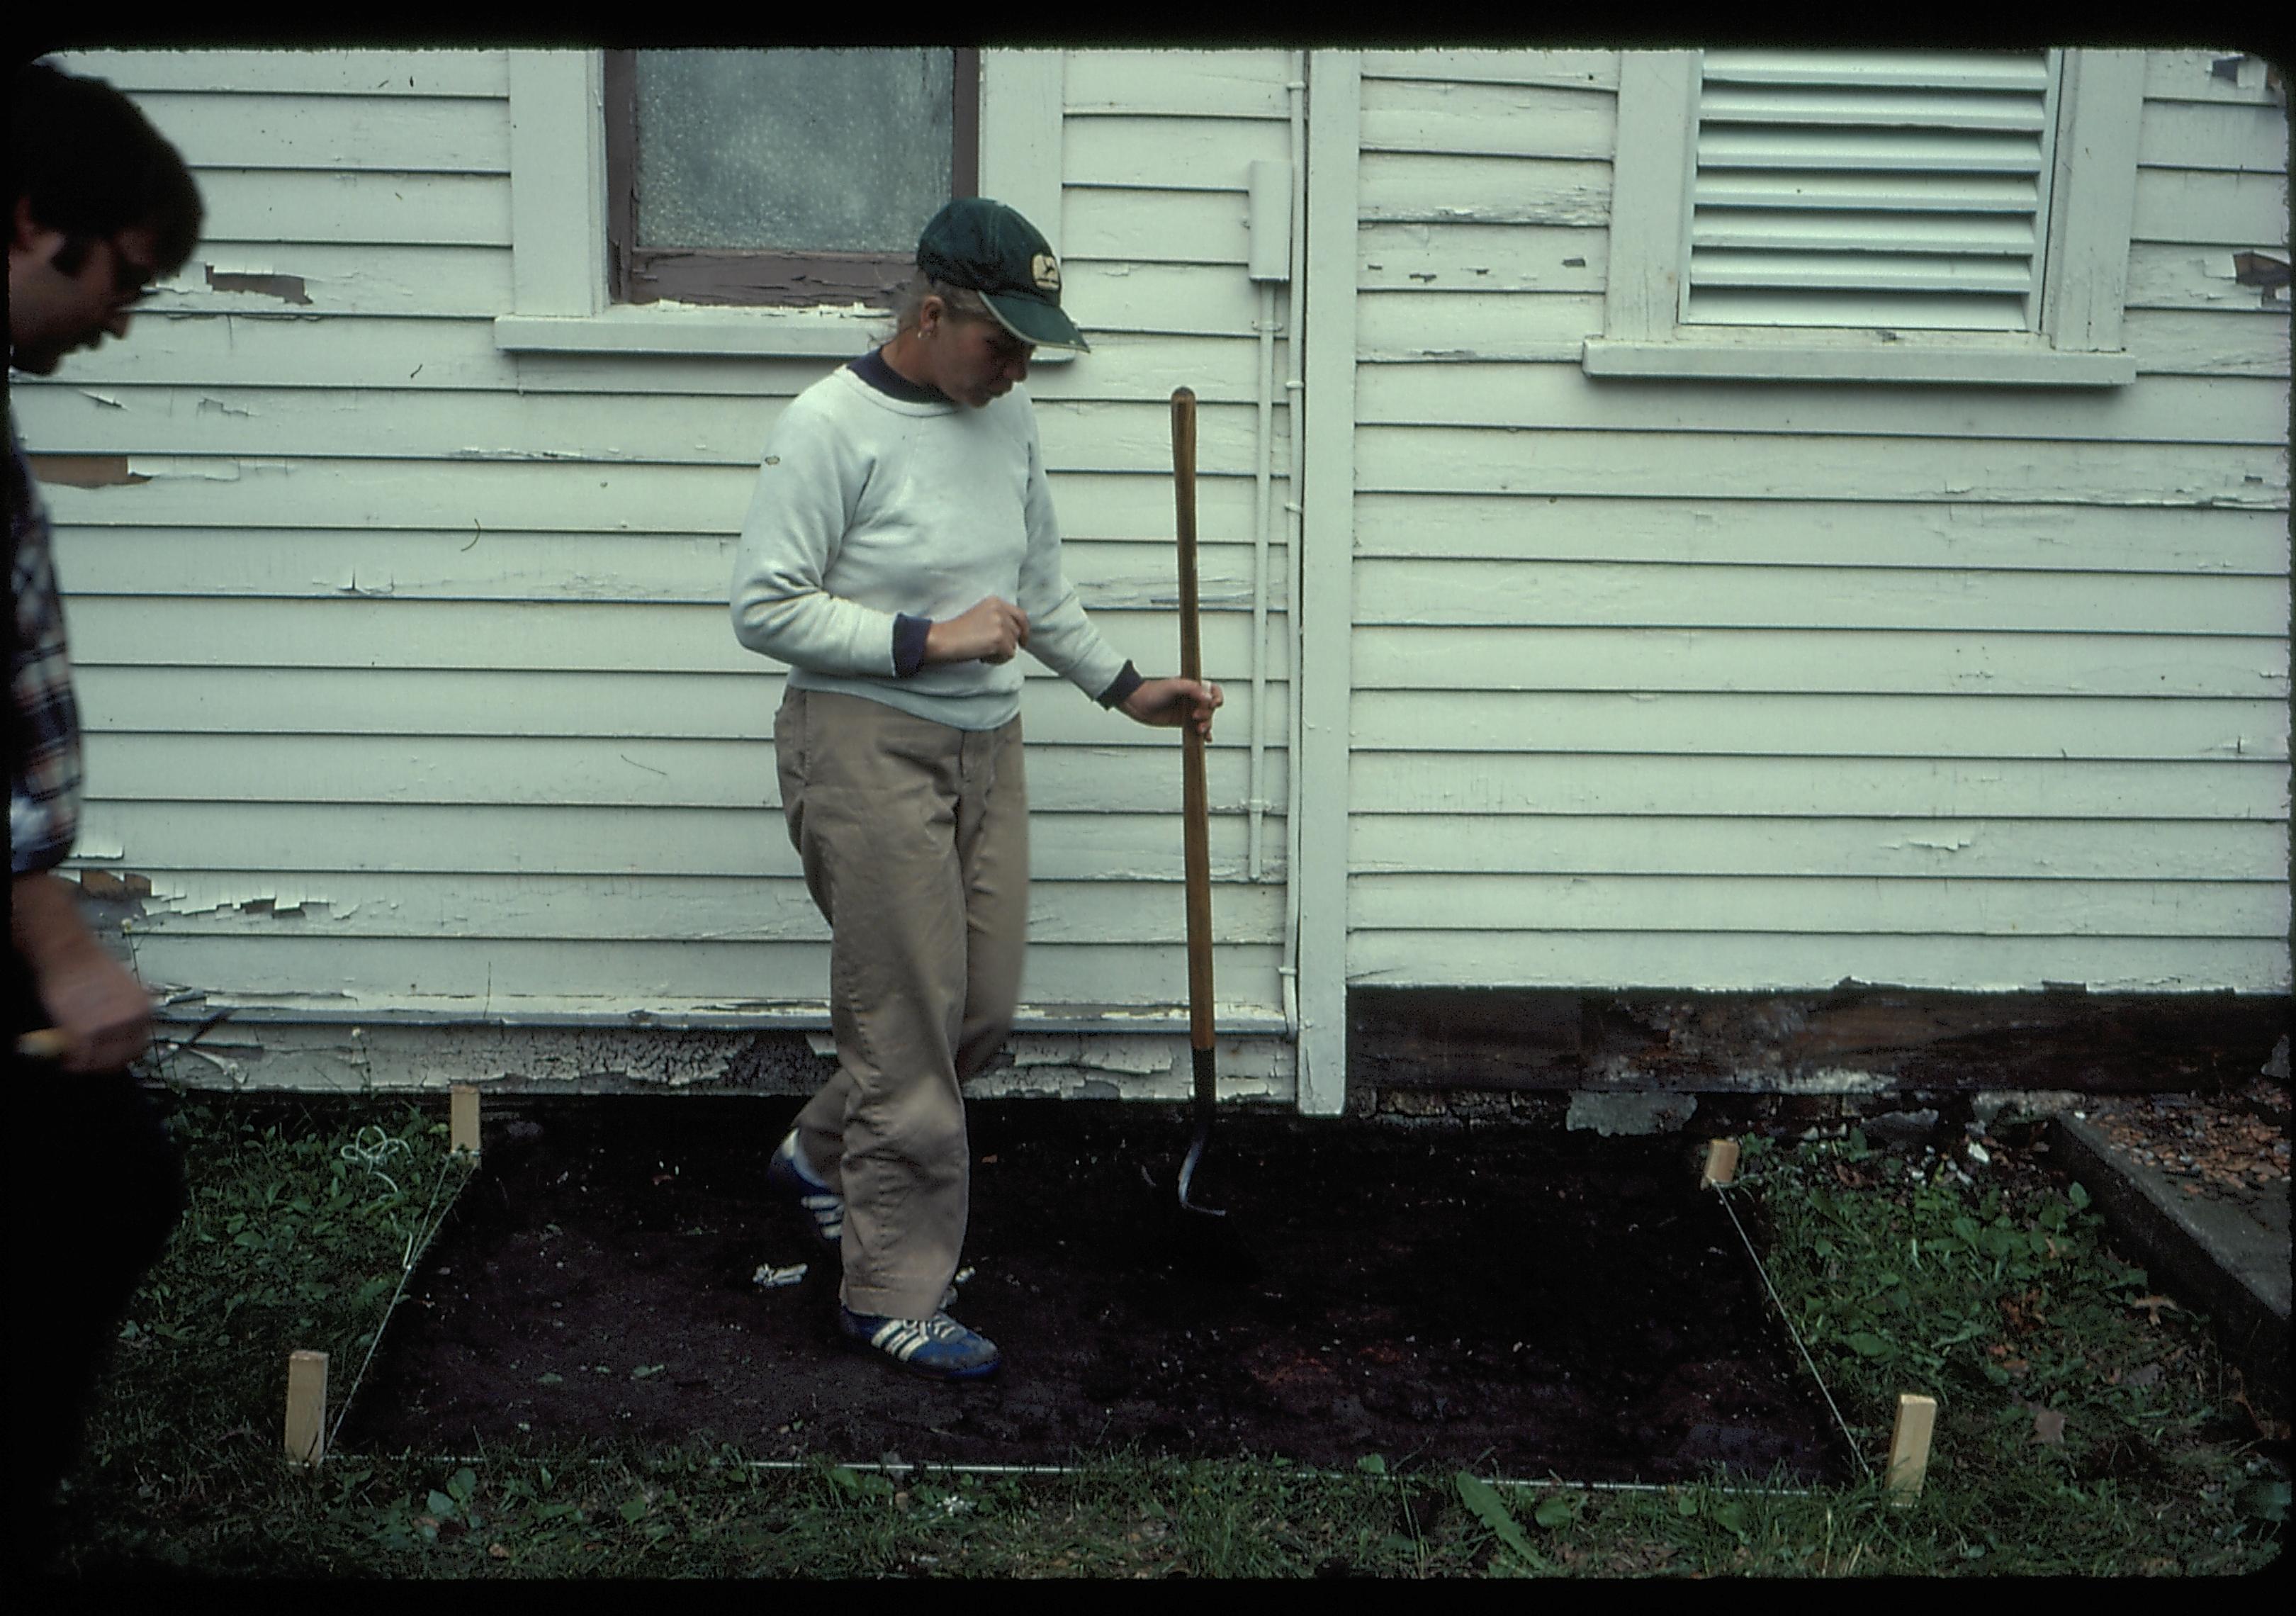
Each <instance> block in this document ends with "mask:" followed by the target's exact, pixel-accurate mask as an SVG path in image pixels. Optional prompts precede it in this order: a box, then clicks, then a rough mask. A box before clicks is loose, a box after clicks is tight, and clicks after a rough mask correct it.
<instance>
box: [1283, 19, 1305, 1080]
mask: <svg viewBox="0 0 2296 1616" xmlns="http://www.w3.org/2000/svg"><path fill="white" fill-rule="evenodd" d="M1283 87H1284V90H1285V92H1286V95H1287V98H1288V99H1289V101H1290V103H1291V110H1292V258H1293V260H1294V261H1295V262H1300V261H1304V258H1305V255H1306V252H1307V237H1306V231H1307V225H1308V53H1307V52H1305V51H1294V52H1292V76H1291V78H1290V79H1289V80H1288V81H1287V82H1286V83H1285V85H1284V86H1283ZM1300 302H1301V299H1300V282H1299V277H1298V276H1297V275H1294V276H1293V277H1292V282H1291V284H1290V287H1289V289H1288V291H1286V293H1285V296H1284V325H1283V353H1284V381H1283V419H1284V424H1285V428H1286V434H1287V436H1288V437H1289V438H1290V439H1291V443H1290V447H1291V451H1292V455H1291V465H1290V468H1289V471H1290V475H1289V479H1288V480H1287V481H1286V482H1285V484H1284V488H1283V535H1284V537H1283V554H1284V560H1285V562H1286V566H1285V570H1284V576H1285V578H1286V580H1287V582H1286V586H1285V591H1284V599H1283V614H1284V620H1285V622H1286V624H1287V626H1288V627H1289V628H1290V630H1291V635H1292V644H1293V646H1294V647H1297V646H1298V644H1300V550H1301V548H1302V546H1301V544H1300V515H1301V511H1300V472H1301V466H1300V458H1301V455H1302V452H1303V449H1302V445H1301V443H1300ZM1288 673H1289V677H1287V678H1286V680H1285V681H1284V688H1285V690H1286V692H1287V693H1288V694H1289V696H1290V698H1291V699H1290V701H1289V702H1288V703H1287V711H1288V714H1289V719H1290V722H1289V725H1288V726H1287V727H1286V729H1285V731H1284V737H1283V786H1284V789H1283V836H1284V842H1283V846H1284V853H1283V888H1284V891H1283V964H1280V965H1278V966H1277V967H1276V974H1277V976H1278V978H1279V980H1281V981H1282V983H1283V1029H1284V1032H1285V1033H1286V1035H1287V1036H1289V1037H1290V1038H1291V1039H1292V1047H1293V1048H1294V1049H1295V1050H1296V1049H1297V1048H1298V1047H1299V1039H1300V660H1299V658H1298V657H1297V656H1296V655H1295V656H1294V657H1292V659H1291V661H1290V664H1289V669H1288Z"/></svg>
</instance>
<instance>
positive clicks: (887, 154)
mask: <svg viewBox="0 0 2296 1616" xmlns="http://www.w3.org/2000/svg"><path fill="white" fill-rule="evenodd" d="M635 70H636V79H635V82H636V91H637V127H638V138H637V240H638V245H640V246H642V247H702V248H710V247H716V248H752V249H754V248H780V249H783V250H790V251H812V252H902V253H906V252H908V251H910V250H913V249H914V247H915V246H916V244H917V232H918V231H920V230H922V229H923V228H924V224H925V221H926V220H927V219H929V218H931V217H932V216H933V215H934V213H936V212H937V211H939V209H940V207H941V205H942V204H943V203H944V202H946V201H948V198H949V163H950V152H951V150H952V145H953V139H952V135H953V131H952V130H951V127H950V99H951V95H952V94H953V86H954V83H955V62H954V61H953V60H952V56H951V53H949V52H947V51H922V50H919V51H911V50H849V51H811V50H808V51H797V50H790V51H641V52H639V53H637V60H636V63H635Z"/></svg>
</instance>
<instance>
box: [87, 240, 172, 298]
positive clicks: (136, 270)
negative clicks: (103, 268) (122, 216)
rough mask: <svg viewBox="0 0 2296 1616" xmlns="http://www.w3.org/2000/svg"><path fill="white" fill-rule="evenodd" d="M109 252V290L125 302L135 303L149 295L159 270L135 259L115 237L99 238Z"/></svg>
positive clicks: (157, 277)
mask: <svg viewBox="0 0 2296 1616" xmlns="http://www.w3.org/2000/svg"><path fill="white" fill-rule="evenodd" d="M100 239H101V240H102V242H103V244H104V245H105V246H106V247H108V248H110V249H111V289H112V291H114V292H115V293H117V294H118V295H119V297H120V298H121V299H124V300H126V301H127V302H131V303H132V302H137V301H140V300H141V299H143V298H145V297H147V296H148V295H150V293H151V291H152V282H153V281H156V280H158V279H159V278H160V271H159V269H158V268H157V267H155V266H153V265H151V264H146V263H144V262H143V261H142V260H141V259H139V258H136V257H135V254H133V253H131V252H129V251H128V250H127V249H126V248H125V247H122V246H121V245H120V244H119V238H118V237H117V236H105V237H102V238H100Z"/></svg>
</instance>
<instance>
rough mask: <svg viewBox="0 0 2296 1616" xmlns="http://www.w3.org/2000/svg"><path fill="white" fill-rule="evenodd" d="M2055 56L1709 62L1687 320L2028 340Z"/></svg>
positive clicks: (2042, 224) (1783, 56)
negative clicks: (1999, 334) (2024, 335)
mask: <svg viewBox="0 0 2296 1616" xmlns="http://www.w3.org/2000/svg"><path fill="white" fill-rule="evenodd" d="M2057 81H2058V53H2056V52H2054V51H2030V52H2023V53H2017V52H1982V51H1972V52H1928V51H1842V52H1833V51H1708V52H1705V53H1703V56H1702V66H1701V70H1700V78H1699V88H1698V125H1697V145H1696V158H1695V162H1696V168H1695V172H1694V174H1693V180H1692V186H1691V194H1690V198H1689V201H1690V218H1689V265H1688V273H1687V274H1686V275H1684V277H1683V283H1682V299H1683V300H1682V311H1681V317H1682V321H1683V323H1684V324H1702V325H1795V326H1857V327H1902V328H1905V329H1908V330H1948V331H2031V330H2035V329H2038V322H2039V313H2040V293H2041V272H2042V267H2043V265H2044V263H2045V261H2046V240H2045V237H2046V229H2047V221H2048V217H2049V176H2050V172H2051V166H2052V163H2053V160H2054V144H2055V130H2056V112H2057Z"/></svg>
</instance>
